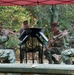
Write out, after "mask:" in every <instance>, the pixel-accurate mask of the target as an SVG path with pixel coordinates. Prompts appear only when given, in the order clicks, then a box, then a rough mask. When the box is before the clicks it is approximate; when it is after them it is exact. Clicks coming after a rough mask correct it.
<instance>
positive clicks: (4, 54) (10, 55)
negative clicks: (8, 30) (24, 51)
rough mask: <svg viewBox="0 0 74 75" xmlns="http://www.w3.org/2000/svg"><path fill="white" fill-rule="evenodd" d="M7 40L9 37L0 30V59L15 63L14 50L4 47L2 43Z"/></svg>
mask: <svg viewBox="0 0 74 75" xmlns="http://www.w3.org/2000/svg"><path fill="white" fill-rule="evenodd" d="M8 40H9V37H8V36H7V35H5V34H4V33H3V32H0V59H1V62H2V63H15V62H16V57H15V52H14V50H12V49H4V43H5V42H6V41H8Z"/></svg>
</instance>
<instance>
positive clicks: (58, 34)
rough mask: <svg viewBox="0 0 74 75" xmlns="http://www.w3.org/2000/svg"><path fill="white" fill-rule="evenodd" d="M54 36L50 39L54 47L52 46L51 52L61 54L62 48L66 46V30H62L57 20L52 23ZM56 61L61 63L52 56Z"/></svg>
mask: <svg viewBox="0 0 74 75" xmlns="http://www.w3.org/2000/svg"><path fill="white" fill-rule="evenodd" d="M52 30H53V38H52V39H51V40H50V43H51V44H52V47H50V51H51V54H57V55H61V52H62V50H64V48H65V46H66V45H65V38H64V37H65V36H66V34H67V32H66V31H63V32H62V31H61V30H60V29H59V25H58V23H57V22H54V23H52ZM52 60H53V61H54V63H56V64H59V63H60V62H59V61H58V60H57V59H55V58H54V57H53V56H52Z"/></svg>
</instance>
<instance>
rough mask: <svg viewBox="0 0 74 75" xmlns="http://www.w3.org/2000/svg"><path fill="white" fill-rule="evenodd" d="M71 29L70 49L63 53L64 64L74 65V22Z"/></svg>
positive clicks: (69, 33)
mask: <svg viewBox="0 0 74 75" xmlns="http://www.w3.org/2000/svg"><path fill="white" fill-rule="evenodd" d="M71 26H72V27H71V29H70V30H69V32H68V35H69V47H70V48H69V49H67V50H65V51H63V52H62V53H61V56H62V59H63V62H64V63H65V64H73V63H74V62H72V58H71V57H74V22H73V23H72V24H71Z"/></svg>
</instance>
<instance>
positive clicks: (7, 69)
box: [0, 63, 74, 75]
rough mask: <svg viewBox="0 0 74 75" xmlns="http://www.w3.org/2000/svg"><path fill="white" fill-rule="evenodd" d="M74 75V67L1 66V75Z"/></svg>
mask: <svg viewBox="0 0 74 75" xmlns="http://www.w3.org/2000/svg"><path fill="white" fill-rule="evenodd" d="M35 74H36V75H37V74H39V75H49V74H50V75H74V65H62V64H58V65H57V64H24V63H23V64H19V63H16V64H0V75H35Z"/></svg>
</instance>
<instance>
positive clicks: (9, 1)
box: [0, 0, 74, 6]
mask: <svg viewBox="0 0 74 75" xmlns="http://www.w3.org/2000/svg"><path fill="white" fill-rule="evenodd" d="M55 4H74V0H0V6H14V5H21V6H24V5H55Z"/></svg>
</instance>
